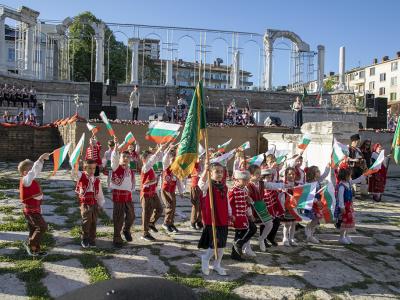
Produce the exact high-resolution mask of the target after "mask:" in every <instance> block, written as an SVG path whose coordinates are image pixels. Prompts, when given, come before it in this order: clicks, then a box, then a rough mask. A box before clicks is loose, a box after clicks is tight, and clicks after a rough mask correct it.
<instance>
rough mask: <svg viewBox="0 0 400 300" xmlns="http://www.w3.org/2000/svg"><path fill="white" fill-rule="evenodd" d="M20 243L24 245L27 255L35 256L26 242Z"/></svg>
mask: <svg viewBox="0 0 400 300" xmlns="http://www.w3.org/2000/svg"><path fill="white" fill-rule="evenodd" d="M22 245H23V246H24V248H25V251H26V253H27V254H28V255H29V256H37V255H36V253H35V252H32V251H31V247H29V245H28V243H27V242H23V243H22Z"/></svg>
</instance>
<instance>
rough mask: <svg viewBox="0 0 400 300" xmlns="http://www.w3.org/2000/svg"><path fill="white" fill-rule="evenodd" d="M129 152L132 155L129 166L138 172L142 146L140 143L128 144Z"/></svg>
mask: <svg viewBox="0 0 400 300" xmlns="http://www.w3.org/2000/svg"><path fill="white" fill-rule="evenodd" d="M128 152H129V155H130V157H131V161H130V163H129V168H130V169H131V170H132V171H134V172H137V170H138V164H139V152H140V147H139V144H138V143H135V144H130V145H129V146H128Z"/></svg>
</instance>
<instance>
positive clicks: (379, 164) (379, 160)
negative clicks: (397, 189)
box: [363, 150, 385, 176]
mask: <svg viewBox="0 0 400 300" xmlns="http://www.w3.org/2000/svg"><path fill="white" fill-rule="evenodd" d="M384 161H385V150H382V151H381V152H380V153H379V155H378V158H377V159H376V160H375V162H374V163H373V164H372V166H370V167H369V169H368V170H367V171H365V172H364V174H363V175H365V176H368V175H371V174H374V173H376V172H379V170H380V169H381V168H382V164H383V162H384Z"/></svg>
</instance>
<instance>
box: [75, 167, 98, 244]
mask: <svg viewBox="0 0 400 300" xmlns="http://www.w3.org/2000/svg"><path fill="white" fill-rule="evenodd" d="M83 170H84V171H83V172H79V171H78V174H77V178H76V179H77V182H76V188H75V192H76V193H77V195H78V199H79V204H80V210H81V217H82V235H81V245H82V247H83V248H88V247H96V223H97V216H98V213H99V210H100V209H102V207H103V205H104V195H103V189H102V187H101V182H100V179H99V177H95V176H94V172H95V171H96V162H95V161H94V160H86V161H84V163H83ZM72 172H74V171H72Z"/></svg>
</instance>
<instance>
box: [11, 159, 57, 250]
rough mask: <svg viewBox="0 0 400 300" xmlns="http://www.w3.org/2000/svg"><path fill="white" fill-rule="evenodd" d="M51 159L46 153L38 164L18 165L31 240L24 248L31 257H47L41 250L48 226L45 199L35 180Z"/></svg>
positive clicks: (21, 193)
mask: <svg viewBox="0 0 400 300" xmlns="http://www.w3.org/2000/svg"><path fill="white" fill-rule="evenodd" d="M49 157H50V153H44V154H42V155H41V156H40V157H39V159H38V160H37V161H36V162H32V161H31V160H29V159H25V160H24V161H21V162H20V163H19V164H18V172H19V174H20V175H21V179H20V183H19V194H20V200H21V202H22V205H23V212H24V216H25V219H26V221H27V223H28V228H29V238H28V241H26V242H24V247H25V249H26V252H27V253H28V255H30V256H46V255H47V253H46V252H44V251H41V248H40V243H41V241H42V237H43V235H44V233H45V232H46V231H47V224H46V222H45V220H44V219H43V216H42V212H41V209H40V205H41V204H42V199H43V193H42V189H41V188H40V184H39V182H38V181H36V179H35V178H37V177H38V176H39V173H40V172H41V171H42V169H43V163H44V161H45V160H48V159H49Z"/></svg>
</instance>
